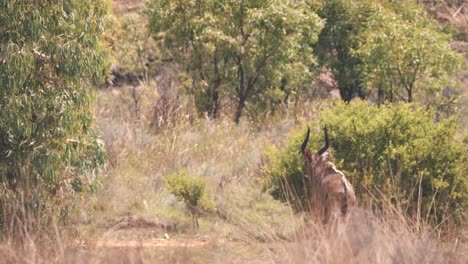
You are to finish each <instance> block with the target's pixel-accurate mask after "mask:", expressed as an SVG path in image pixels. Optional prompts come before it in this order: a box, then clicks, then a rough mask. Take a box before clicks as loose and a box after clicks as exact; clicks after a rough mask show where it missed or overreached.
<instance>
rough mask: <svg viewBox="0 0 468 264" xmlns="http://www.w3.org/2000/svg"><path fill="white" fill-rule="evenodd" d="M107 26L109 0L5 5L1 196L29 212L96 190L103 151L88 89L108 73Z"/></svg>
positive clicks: (5, 206)
mask: <svg viewBox="0 0 468 264" xmlns="http://www.w3.org/2000/svg"><path fill="white" fill-rule="evenodd" d="M107 21H108V6H107V4H106V2H105V1H91V0H85V1H50V0H48V1H8V0H7V1H1V3H0V109H1V111H0V181H1V187H0V192H1V193H2V198H4V199H10V198H11V199H15V197H16V198H17V199H19V200H20V202H21V203H24V204H23V206H24V208H23V209H25V210H26V211H25V213H30V211H31V212H34V213H39V212H41V213H47V210H46V209H51V210H55V209H56V208H59V207H60V205H61V202H62V201H65V200H67V199H66V198H69V197H71V196H73V195H74V194H75V193H76V192H77V191H83V190H89V188H93V187H94V186H95V185H94V184H95V181H94V173H93V171H94V170H95V169H96V168H97V167H98V166H99V165H100V164H103V162H104V152H103V149H102V146H101V144H100V143H99V141H98V139H97V137H96V135H95V132H94V128H93V122H92V112H91V110H92V109H91V107H92V105H91V103H92V92H91V90H90V87H91V86H92V85H93V84H95V83H96V82H98V81H99V80H101V79H102V77H103V75H104V74H105V72H106V68H107V67H106V65H107V52H106V48H105V46H104V45H103V43H102V41H101V38H102V37H103V33H104V29H105V26H106V24H107ZM5 201H6V200H2V202H5ZM8 201H12V200H8ZM51 201H56V202H57V203H55V202H51ZM10 206H14V204H13V203H10V202H7V203H2V205H1V206H0V216H1V215H2V214H5V215H8V210H10V209H11V208H10ZM62 213H63V212H62ZM0 218H1V217H0ZM41 219H43V218H41ZM46 219H48V218H46ZM4 220H5V219H4Z"/></svg>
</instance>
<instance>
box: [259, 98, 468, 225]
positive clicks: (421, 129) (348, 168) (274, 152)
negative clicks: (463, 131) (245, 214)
mask: <svg viewBox="0 0 468 264" xmlns="http://www.w3.org/2000/svg"><path fill="white" fill-rule="evenodd" d="M320 116H321V120H320V126H321V127H323V126H327V127H328V128H329V136H330V145H331V151H332V153H331V154H332V156H333V158H334V161H335V164H336V165H337V167H338V168H339V169H340V170H342V171H343V172H344V173H345V175H346V176H347V177H348V178H349V180H350V181H351V182H352V183H353V186H354V188H355V191H356V194H357V196H358V199H359V201H360V203H361V204H372V207H373V208H374V209H379V208H382V206H383V203H384V201H390V202H391V203H392V204H393V205H394V206H395V207H396V208H398V209H400V210H401V211H402V212H403V213H405V214H407V215H409V216H414V217H423V220H425V221H430V222H432V223H441V222H442V221H444V220H447V219H452V220H455V221H459V220H461V218H460V217H461V215H462V210H461V208H464V206H465V205H466V202H467V197H466V195H465V193H466V191H467V190H466V187H467V184H466V182H467V179H466V174H464V173H465V172H464V169H463V166H465V167H466V165H464V163H465V162H463V160H464V159H465V160H466V155H467V154H466V152H467V150H466V146H465V149H463V148H462V147H461V146H460V145H457V143H456V142H455V140H454V135H455V132H456V129H457V124H456V122H455V120H456V119H455V118H450V119H446V120H442V121H440V122H435V121H434V117H435V113H434V111H433V110H431V109H427V108H423V107H421V106H419V105H416V104H397V105H382V106H381V107H377V106H370V105H368V104H367V103H365V102H362V101H356V102H352V103H350V104H344V103H341V102H337V101H335V102H334V103H333V104H332V105H330V107H328V108H327V109H325V110H323V111H321V112H320ZM304 127H305V126H304ZM311 127H313V128H316V127H318V124H311ZM317 131H319V130H317ZM320 132H321V131H320ZM304 135H305V130H300V131H296V132H293V133H292V135H291V136H290V139H289V140H288V142H287V144H286V146H285V147H284V148H282V149H278V148H277V147H274V146H273V147H271V149H270V150H268V151H267V152H266V156H267V162H266V164H265V166H264V167H263V172H264V173H265V175H266V177H265V179H264V189H266V190H269V191H270V192H271V193H272V195H273V196H274V197H275V198H279V199H281V200H283V201H286V200H287V201H290V202H291V203H292V204H293V205H294V207H295V208H296V209H297V208H302V205H303V204H301V201H303V199H304V197H305V195H304V187H303V185H302V177H303V172H304V166H305V163H304V161H303V160H302V157H301V155H300V153H299V148H300V144H301V142H302V140H303V137H304ZM311 136H312V137H311V143H312V145H313V147H312V151H313V152H315V151H316V150H318V149H319V147H320V145H321V144H323V134H322V132H321V133H314V134H313V135H311ZM309 146H310V145H309ZM283 186H288V188H284V187H283ZM285 190H287V191H285ZM291 197H293V198H291ZM418 205H419V206H418ZM418 207H419V208H418Z"/></svg>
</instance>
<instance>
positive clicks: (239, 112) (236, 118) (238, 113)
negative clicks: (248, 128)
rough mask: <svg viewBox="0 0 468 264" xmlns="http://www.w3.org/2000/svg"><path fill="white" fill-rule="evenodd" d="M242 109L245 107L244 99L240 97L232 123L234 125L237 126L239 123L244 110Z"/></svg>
mask: <svg viewBox="0 0 468 264" xmlns="http://www.w3.org/2000/svg"><path fill="white" fill-rule="evenodd" d="M244 107H245V97H240V98H239V104H238V105H237V108H236V113H235V115H234V122H235V123H236V124H239V122H240V118H241V116H242V111H243V110H244Z"/></svg>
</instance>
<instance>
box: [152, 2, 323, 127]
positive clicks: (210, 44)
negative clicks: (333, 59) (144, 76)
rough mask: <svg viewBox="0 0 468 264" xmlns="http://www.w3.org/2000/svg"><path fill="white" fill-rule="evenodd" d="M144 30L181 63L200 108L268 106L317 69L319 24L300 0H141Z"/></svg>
mask: <svg viewBox="0 0 468 264" xmlns="http://www.w3.org/2000/svg"><path fill="white" fill-rule="evenodd" d="M145 12H146V14H147V15H148V17H149V20H150V22H149V28H150V31H151V32H153V34H154V37H155V38H156V39H158V40H160V43H161V48H162V50H163V51H165V52H166V54H167V56H169V57H172V58H174V59H176V60H177V61H178V62H179V63H181V64H182V65H184V66H185V67H186V71H187V72H188V73H189V76H190V78H191V79H192V82H193V85H192V91H191V92H192V93H193V94H194V95H195V99H196V101H197V102H196V104H197V106H198V109H199V111H200V112H207V113H208V115H209V116H213V117H216V116H217V115H218V114H219V111H220V108H221V102H222V101H223V100H228V101H231V102H234V103H235V104H236V110H235V114H234V120H235V122H236V123H238V122H239V120H240V118H241V115H242V112H243V111H244V108H245V107H246V105H247V104H248V103H251V104H255V103H256V102H260V103H264V102H265V101H267V100H270V101H273V102H275V103H271V104H269V105H273V106H274V105H277V104H278V102H281V101H283V100H286V101H287V100H288V98H289V97H294V96H295V95H298V94H299V93H300V91H302V90H303V89H304V87H305V86H306V85H307V84H309V83H310V81H311V77H312V75H313V72H314V68H315V61H314V56H313V54H312V51H313V50H312V47H311V46H312V44H313V43H315V42H316V41H317V35H318V32H319V31H320V29H321V22H320V20H319V18H318V16H317V15H315V14H314V13H313V12H312V11H311V8H310V6H309V4H307V2H306V1H302V0H295V1H288V2H287V3H283V2H280V1H273V2H272V1H267V0H256V1H240V2H239V1H223V2H219V1H191V0H185V1H177V2H174V1H167V0H151V1H147V9H146V11H145Z"/></svg>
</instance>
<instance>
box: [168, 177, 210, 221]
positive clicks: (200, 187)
mask: <svg viewBox="0 0 468 264" xmlns="http://www.w3.org/2000/svg"><path fill="white" fill-rule="evenodd" d="M163 179H164V182H165V183H166V185H167V187H168V188H169V191H170V192H171V193H172V194H173V195H174V196H175V197H176V198H177V199H178V200H180V201H183V202H184V203H185V206H186V207H187V209H188V210H189V212H190V215H191V216H192V220H193V226H194V228H198V227H199V225H198V215H199V213H200V210H201V209H203V210H206V211H209V210H213V209H214V205H213V203H212V202H211V201H210V200H208V198H207V197H206V178H204V177H200V176H193V175H189V174H188V172H187V170H185V169H182V170H180V171H179V172H178V173H175V174H171V175H168V176H166V177H164V178H163Z"/></svg>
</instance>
